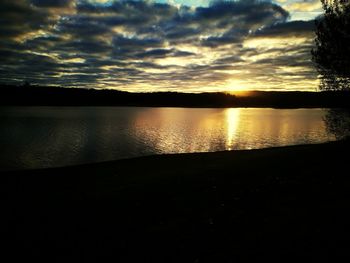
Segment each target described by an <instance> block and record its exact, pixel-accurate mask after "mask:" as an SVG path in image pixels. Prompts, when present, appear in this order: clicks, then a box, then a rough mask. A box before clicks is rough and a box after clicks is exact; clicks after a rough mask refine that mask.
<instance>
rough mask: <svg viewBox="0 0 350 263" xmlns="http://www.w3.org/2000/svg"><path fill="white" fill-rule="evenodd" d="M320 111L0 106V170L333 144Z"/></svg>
mask: <svg viewBox="0 0 350 263" xmlns="http://www.w3.org/2000/svg"><path fill="white" fill-rule="evenodd" d="M325 114H326V113H325V111H324V110H322V109H269V108H227V109H195V108H141V107H140V108H138V107H3V108H1V109H0V125H1V129H0V147H1V156H0V157H1V158H0V159H1V160H0V169H2V170H7V169H27V168H43V167H57V166H65V165H73V164H80V163H90V162H99V161H107V160H115V159H122V158H130V157H137V156H144V155H151V154H164V153H184V152H211V151H222V150H235V149H256V148H265V147H271V146H283V145H295V144H304V143H319V142H325V141H329V140H334V136H332V135H330V134H328V133H327V132H326V127H325V124H324V121H323V119H324V116H325Z"/></svg>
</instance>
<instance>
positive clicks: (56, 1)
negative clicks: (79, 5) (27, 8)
mask: <svg viewBox="0 0 350 263" xmlns="http://www.w3.org/2000/svg"><path fill="white" fill-rule="evenodd" d="M74 2H75V1H73V0H31V3H32V4H33V5H34V6H36V7H68V6H71V5H73V4H74Z"/></svg>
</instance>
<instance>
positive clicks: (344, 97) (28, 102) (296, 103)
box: [0, 85, 350, 109]
mask: <svg viewBox="0 0 350 263" xmlns="http://www.w3.org/2000/svg"><path fill="white" fill-rule="evenodd" d="M0 88H1V96H0V106H129V107H186V108H231V107H234V108H240V107H242V108H278V109H284V108H285V109H293V108H348V107H349V101H350V92H345V91H343V92H341V91H336V92H299V91H278V92H275V91H250V92H249V93H248V94H247V95H243V94H242V95H233V94H228V93H178V92H154V93H130V92H124V91H116V90H95V89H79V88H74V89H73V88H62V87H41V86H13V85H2V86H1V85H0Z"/></svg>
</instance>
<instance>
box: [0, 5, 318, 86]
mask: <svg viewBox="0 0 350 263" xmlns="http://www.w3.org/2000/svg"><path fill="white" fill-rule="evenodd" d="M320 14H322V8H321V3H320V1H319V0H275V1H262V0H240V1H207V0H158V1H152V0H144V1H143V0H142V1H141V0H139V1H130V0H121V1H108V0H90V1H89V0H1V1H0V83H7V84H18V83H23V82H25V81H28V82H29V83H32V84H37V85H60V86H64V87H73V88H74V87H85V88H97V89H105V88H106V89H117V90H124V91H130V92H150V91H151V92H153V91H179V92H217V91H218V92H231V91H233V92H234V91H238V90H276V91H279V90H300V91H315V90H317V88H318V83H319V82H318V79H317V72H316V70H315V68H314V65H313V64H312V62H311V54H310V51H311V49H312V46H313V41H314V38H315V35H314V19H315V17H317V16H319V15H320Z"/></svg>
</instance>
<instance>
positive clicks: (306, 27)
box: [254, 20, 315, 37]
mask: <svg viewBox="0 0 350 263" xmlns="http://www.w3.org/2000/svg"><path fill="white" fill-rule="evenodd" d="M314 32H315V22H314V21H313V20H311V21H291V22H286V23H279V24H274V25H271V26H268V27H264V28H262V29H260V30H258V31H256V32H255V34H254V35H255V36H256V37H282V36H284V37H297V36H299V37H300V36H308V37H309V36H310V35H313V34H314Z"/></svg>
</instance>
